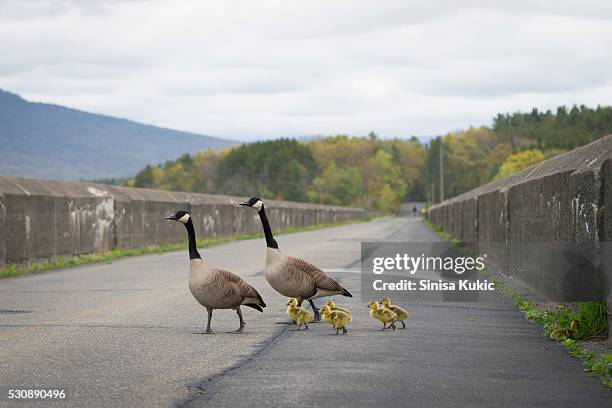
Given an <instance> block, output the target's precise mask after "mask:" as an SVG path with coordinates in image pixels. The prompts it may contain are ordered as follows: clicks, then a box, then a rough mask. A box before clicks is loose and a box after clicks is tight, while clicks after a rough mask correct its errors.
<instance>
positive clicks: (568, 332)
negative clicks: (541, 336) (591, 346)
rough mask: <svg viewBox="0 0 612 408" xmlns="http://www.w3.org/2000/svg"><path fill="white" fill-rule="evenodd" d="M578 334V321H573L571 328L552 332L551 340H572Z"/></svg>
mask: <svg viewBox="0 0 612 408" xmlns="http://www.w3.org/2000/svg"><path fill="white" fill-rule="evenodd" d="M577 332H578V320H572V323H571V324H570V327H569V328H567V327H562V328H558V329H555V330H553V331H552V332H550V338H551V339H552V340H555V341H559V340H563V339H567V338H572V337H574V336H575V335H576V333H577Z"/></svg>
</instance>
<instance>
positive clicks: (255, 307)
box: [243, 303, 266, 313]
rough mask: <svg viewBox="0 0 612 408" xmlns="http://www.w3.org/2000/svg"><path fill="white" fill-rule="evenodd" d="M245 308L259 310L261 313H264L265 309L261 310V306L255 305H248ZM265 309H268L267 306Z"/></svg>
mask: <svg viewBox="0 0 612 408" xmlns="http://www.w3.org/2000/svg"><path fill="white" fill-rule="evenodd" d="M243 306H248V307H252V308H253V309H255V310H259V311H260V312H261V313H263V309H262V308H261V306H259V305H256V304H254V303H246V304H244V305H243ZM263 307H266V306H265V305H264V306H263Z"/></svg>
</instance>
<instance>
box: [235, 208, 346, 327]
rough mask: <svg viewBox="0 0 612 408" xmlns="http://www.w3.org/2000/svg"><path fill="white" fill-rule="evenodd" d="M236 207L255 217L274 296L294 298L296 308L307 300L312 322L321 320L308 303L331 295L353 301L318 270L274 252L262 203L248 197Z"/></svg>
mask: <svg viewBox="0 0 612 408" xmlns="http://www.w3.org/2000/svg"><path fill="white" fill-rule="evenodd" d="M240 205H241V206H244V207H251V208H252V209H254V210H255V211H257V213H258V214H259V218H260V219H261V224H262V226H263V230H264V235H265V237H266V245H267V247H268V250H267V252H266V266H265V268H264V274H265V276H266V280H267V281H268V283H269V284H270V286H272V287H273V288H274V289H275V290H276V291H277V292H278V293H280V294H281V295H283V296H286V297H290V298H297V300H298V305H300V306H301V305H302V302H303V301H304V300H308V303H310V306H311V307H312V310H313V312H314V321H316V322H318V321H320V320H321V314H320V313H319V309H317V307H316V306H315V304H314V303H313V301H312V299H316V298H320V297H323V296H333V295H343V296H348V297H353V295H351V294H350V293H349V291H348V290H346V289H344V288H343V287H342V286H340V284H339V283H338V282H336V281H335V280H334V279H333V278H332V277H330V276H328V275H327V274H326V273H325V272H323V271H322V270H321V269H319V268H317V267H316V266H314V265H312V264H310V263H308V262H306V261H304V260H302V259H299V258H294V257H292V256H287V255H283V254H282V253H281V252H280V251H279V250H278V244H277V243H276V240H275V239H274V237H273V236H272V228H270V223H269V222H268V217H267V216H266V209H265V207H264V203H263V201H262V200H261V199H260V198H257V197H252V198H250V199H248V200H246V201H245V202H242V203H240Z"/></svg>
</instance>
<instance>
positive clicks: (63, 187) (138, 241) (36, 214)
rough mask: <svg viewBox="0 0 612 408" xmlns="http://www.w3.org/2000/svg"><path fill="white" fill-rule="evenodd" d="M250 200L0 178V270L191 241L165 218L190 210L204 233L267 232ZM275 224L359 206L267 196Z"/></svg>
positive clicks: (359, 212) (349, 213)
mask: <svg viewBox="0 0 612 408" xmlns="http://www.w3.org/2000/svg"><path fill="white" fill-rule="evenodd" d="M244 199H245V197H230V196H221V195H207V194H191V193H181V192H171V191H161V190H150V189H140V188H124V187H115V186H107V185H101V184H94V183H81V182H64V181H53V180H34V179H23V178H14V177H0V268H3V267H5V266H6V265H10V264H24V263H29V262H31V261H41V260H48V259H53V258H54V257H56V256H72V255H80V254H87V253H94V252H101V251H107V250H109V249H112V248H134V247H140V246H144V245H160V244H169V243H178V242H183V241H185V240H186V236H185V231H184V228H183V227H182V226H181V225H179V224H178V223H171V222H168V221H166V220H164V217H165V216H166V215H168V214H169V213H171V212H173V211H178V210H188V211H190V212H191V214H192V216H193V219H194V223H195V226H196V232H197V234H198V238H200V239H205V238H216V237H227V236H232V235H240V234H249V233H254V232H259V231H261V225H260V222H259V217H258V216H257V213H256V212H255V211H251V210H250V209H247V208H242V207H238V206H236V203H237V202H240V201H243V200H244ZM266 208H267V210H268V213H269V214H268V218H269V219H270V223H271V224H272V228H275V229H277V228H282V229H285V228H289V227H304V226H307V225H312V224H322V223H335V222H340V221H347V220H355V219H362V218H364V217H365V211H364V210H363V209H360V208H347V207H334V206H325V205H315V204H304V203H291V202H283V201H274V200H266Z"/></svg>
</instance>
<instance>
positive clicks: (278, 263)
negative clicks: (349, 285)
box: [264, 248, 348, 300]
mask: <svg viewBox="0 0 612 408" xmlns="http://www.w3.org/2000/svg"><path fill="white" fill-rule="evenodd" d="M264 274H265V277H266V280H267V281H268V283H269V284H270V286H272V288H274V290H276V291H277V292H278V293H280V294H281V295H283V296H286V297H294V298H297V299H301V300H309V299H316V298H319V297H323V296H332V295H341V294H345V293H348V291H347V290H346V289H344V288H343V287H342V286H340V284H339V283H338V282H336V280H335V279H333V278H332V277H330V276H329V275H327V274H326V273H325V272H323V271H322V270H321V269H319V268H317V267H316V266H314V265H312V264H311V263H309V262H306V261H304V260H302V259H299V258H295V257H292V256H287V255H284V254H283V253H281V252H280V251H279V250H278V249H277V248H268V249H267V252H266V266H265V269H264Z"/></svg>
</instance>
